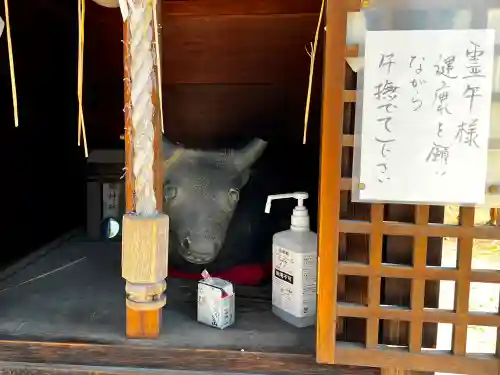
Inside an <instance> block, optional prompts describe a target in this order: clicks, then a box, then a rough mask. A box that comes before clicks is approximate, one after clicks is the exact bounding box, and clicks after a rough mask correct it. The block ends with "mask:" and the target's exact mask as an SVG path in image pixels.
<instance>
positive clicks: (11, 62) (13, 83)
mask: <svg viewBox="0 0 500 375" xmlns="http://www.w3.org/2000/svg"><path fill="white" fill-rule="evenodd" d="M4 7H5V28H6V29H7V47H8V50H9V68H10V82H11V86H12V105H13V110H14V125H15V127H16V128H17V127H18V126H19V114H18V109H17V88H16V74H15V72H14V54H13V52H12V35H11V32H10V16H9V2H8V0H4ZM0 21H2V19H1V18H0ZM2 23H3V21H2ZM0 35H1V32H0Z"/></svg>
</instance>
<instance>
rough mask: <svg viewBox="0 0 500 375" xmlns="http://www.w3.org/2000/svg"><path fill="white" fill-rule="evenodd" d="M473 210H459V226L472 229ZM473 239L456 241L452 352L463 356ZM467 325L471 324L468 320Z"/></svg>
mask: <svg viewBox="0 0 500 375" xmlns="http://www.w3.org/2000/svg"><path fill="white" fill-rule="evenodd" d="M474 213H475V209H474V208H463V207H462V208H460V226H462V227H464V228H473V227H474ZM473 245H474V237H473V236H472V235H468V236H464V237H462V238H459V239H458V252H457V266H458V273H459V278H458V280H457V282H456V283H455V311H456V313H457V317H458V320H457V324H456V325H455V326H454V327H453V343H452V350H453V353H454V354H458V355H464V354H465V352H466V347H467V323H468V321H467V320H468V319H467V313H468V311H469V290H470V273H471V268H472V247H473ZM469 324H473V323H472V322H471V321H470V320H469ZM478 325H483V324H478Z"/></svg>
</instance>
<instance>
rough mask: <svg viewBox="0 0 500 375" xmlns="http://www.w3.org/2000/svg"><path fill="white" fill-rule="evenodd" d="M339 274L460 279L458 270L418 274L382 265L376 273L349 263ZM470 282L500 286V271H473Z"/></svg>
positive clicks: (427, 269) (428, 269)
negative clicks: (499, 284)
mask: <svg viewBox="0 0 500 375" xmlns="http://www.w3.org/2000/svg"><path fill="white" fill-rule="evenodd" d="M337 272H338V274H339V275H345V276H348V275H350V276H364V277H370V276H380V277H389V278H396V279H416V278H422V279H424V280H458V278H459V273H458V270H457V269H456V268H447V267H425V268H424V269H421V270H419V271H418V272H417V271H416V270H415V269H414V268H413V267H410V266H404V265H399V264H387V263H382V266H381V267H380V270H379V271H378V272H377V273H375V272H374V271H373V270H372V269H371V268H370V266H369V265H367V264H363V263H356V262H348V261H342V262H339V264H338V271H337ZM470 280H471V282H477V283H491V284H494V283H497V284H498V283H500V271H496V270H473V271H471V273H470Z"/></svg>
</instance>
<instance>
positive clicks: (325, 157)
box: [316, 0, 348, 364]
mask: <svg viewBox="0 0 500 375" xmlns="http://www.w3.org/2000/svg"><path fill="white" fill-rule="evenodd" d="M347 5H348V0H338V1H335V2H332V1H328V2H327V4H326V24H327V32H326V34H325V35H326V37H325V42H324V44H325V53H324V56H325V58H324V72H323V100H322V113H323V115H322V120H321V122H322V124H321V125H322V126H321V128H322V132H321V160H320V186H319V201H320V206H319V215H318V232H319V233H318V234H319V238H318V282H317V284H318V285H317V289H318V306H317V323H316V360H317V361H318V363H328V364H332V363H334V359H335V333H336V325H337V321H336V320H337V311H336V308H337V281H338V280H337V275H336V274H332V269H333V270H335V269H336V265H337V263H338V258H339V256H338V253H339V231H338V230H337V228H338V226H339V215H340V189H339V185H340V183H341V167H342V136H343V134H342V120H343V112H344V103H343V101H342V94H343V90H344V79H345V60H344V56H342V54H340V55H339V53H338V52H339V51H342V50H344V49H345V40H346V28H347V13H346V8H345V6H347ZM332 267H333V268H332Z"/></svg>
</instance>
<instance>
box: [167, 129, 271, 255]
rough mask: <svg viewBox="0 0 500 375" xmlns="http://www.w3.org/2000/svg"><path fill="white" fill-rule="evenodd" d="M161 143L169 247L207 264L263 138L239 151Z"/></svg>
mask: <svg viewBox="0 0 500 375" xmlns="http://www.w3.org/2000/svg"><path fill="white" fill-rule="evenodd" d="M163 145H164V156H165V159H166V161H165V181H164V194H165V204H164V211H165V213H167V214H168V215H169V216H170V240H169V242H170V251H179V253H180V254H181V255H182V257H183V258H184V259H185V260H187V261H188V262H190V263H195V264H206V263H210V262H211V261H213V260H214V259H215V258H216V257H217V254H218V253H219V251H220V249H221V248H222V245H223V244H224V240H225V237H226V230H227V228H228V225H229V222H230V220H231V218H232V216H233V213H234V210H235V209H236V206H237V204H238V200H239V191H240V189H241V188H242V187H243V186H245V184H246V183H247V182H248V178H249V175H250V167H251V166H252V165H253V164H254V163H255V162H256V161H257V159H258V158H259V157H260V156H261V155H262V153H263V151H264V149H265V148H266V145H267V142H265V141H263V140H261V139H254V140H253V141H251V142H250V143H249V144H248V145H247V146H245V147H244V148H242V149H240V150H224V151H202V150H195V149H186V148H183V147H181V146H179V145H174V144H172V143H171V142H169V141H167V140H164V141H163Z"/></svg>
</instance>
